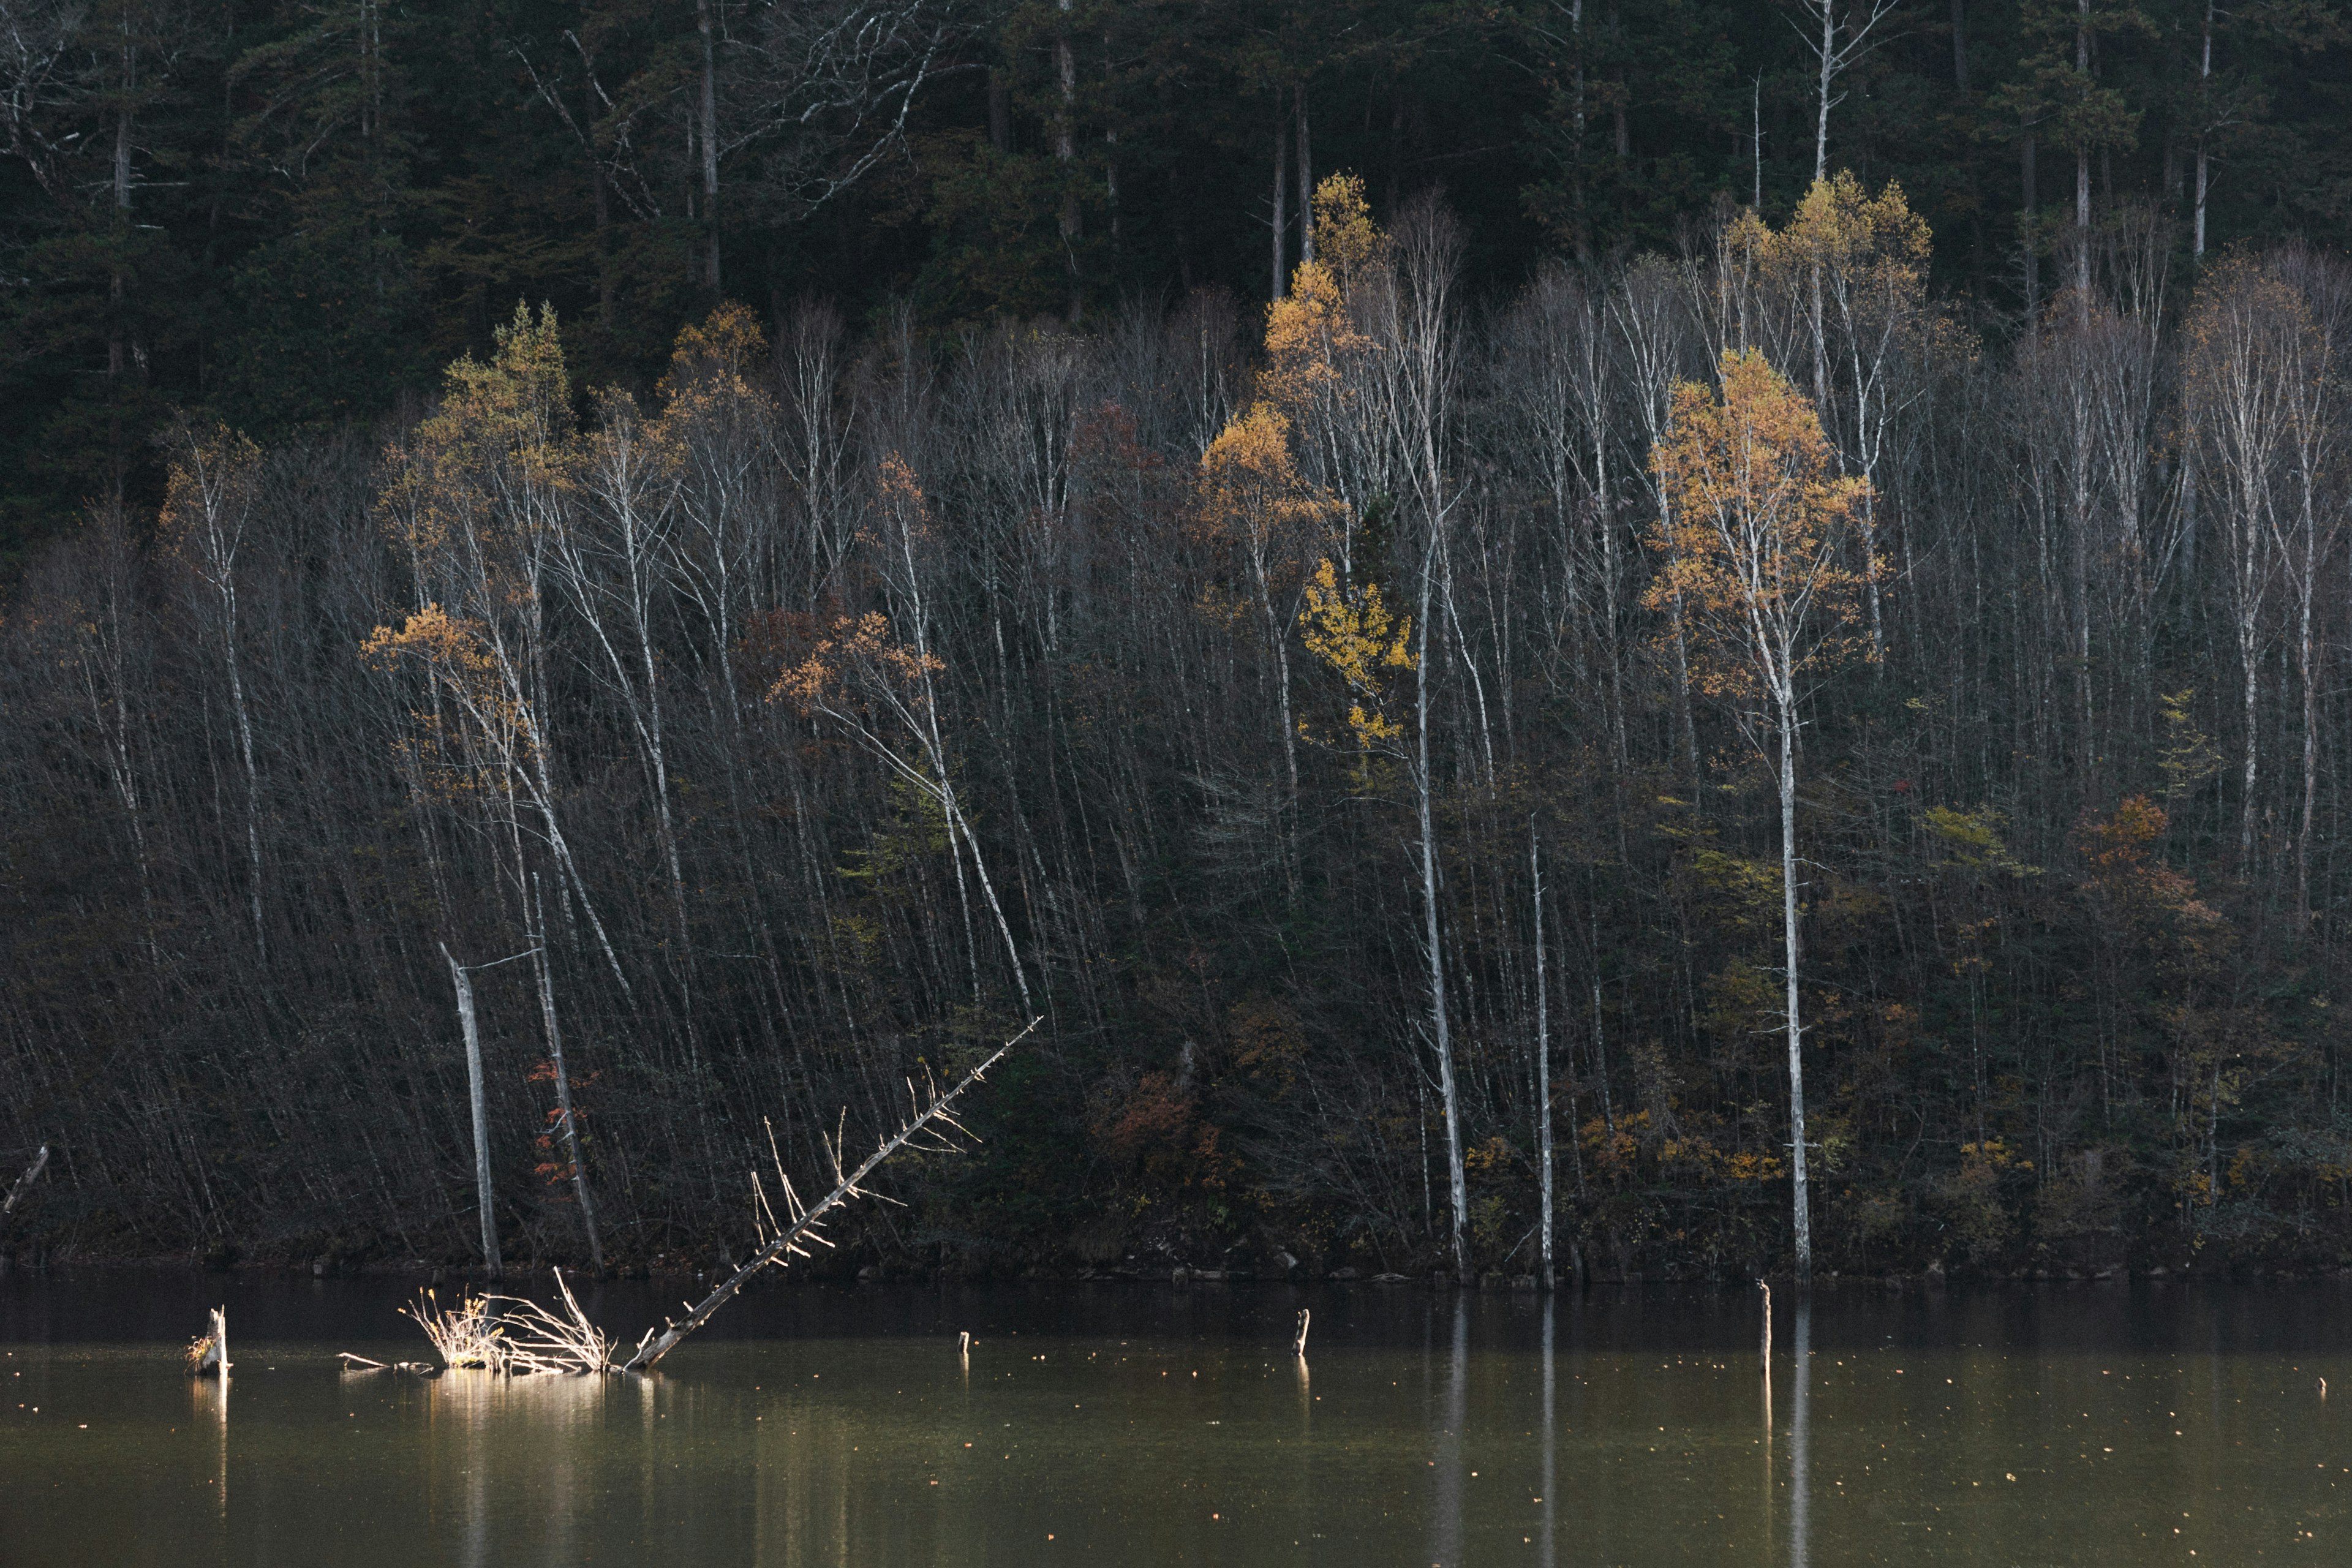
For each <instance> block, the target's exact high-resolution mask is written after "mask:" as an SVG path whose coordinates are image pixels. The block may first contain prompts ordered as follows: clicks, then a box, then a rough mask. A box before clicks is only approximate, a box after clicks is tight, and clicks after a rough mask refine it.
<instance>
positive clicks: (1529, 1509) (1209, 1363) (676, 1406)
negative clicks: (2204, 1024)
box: [0, 1271, 2352, 1568]
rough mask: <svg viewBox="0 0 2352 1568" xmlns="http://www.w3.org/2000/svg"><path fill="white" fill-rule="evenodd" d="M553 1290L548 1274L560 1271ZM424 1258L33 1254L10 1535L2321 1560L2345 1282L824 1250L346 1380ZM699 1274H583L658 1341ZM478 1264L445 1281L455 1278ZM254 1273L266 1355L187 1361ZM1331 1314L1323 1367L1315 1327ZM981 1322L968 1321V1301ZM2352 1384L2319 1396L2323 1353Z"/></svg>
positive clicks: (385, 1327)
mask: <svg viewBox="0 0 2352 1568" xmlns="http://www.w3.org/2000/svg"><path fill="white" fill-rule="evenodd" d="M531 1285H532V1288H533V1291H534V1293H537V1294H541V1295H542V1296H543V1295H545V1294H546V1293H547V1281H546V1279H545V1277H544V1276H541V1277H539V1278H538V1279H534V1280H533V1281H532V1282H531ZM414 1293H415V1286H414V1285H413V1284H405V1283H399V1282H394V1281H391V1280H385V1279H328V1280H311V1279H289V1278H286V1277H282V1276H267V1275H233V1276H232V1275H199V1274H185V1275H183V1274H172V1273H159V1272H129V1271H106V1272H78V1273H58V1274H49V1275H24V1274H19V1275H16V1276H13V1277H9V1278H5V1279H0V1384H5V1390H0V1563H7V1564H10V1565H16V1564H36V1563H38V1564H47V1563H75V1564H115V1563H173V1564H177V1563H240V1564H245V1563H287V1564H297V1563H300V1564H312V1563H337V1564H350V1565H368V1564H377V1563H384V1564H392V1563H398V1564H401V1565H403V1568H415V1565H417V1564H425V1563H458V1564H499V1565H507V1564H537V1563H563V1564H571V1563H662V1564H667V1563H678V1564H689V1563H690V1564H709V1565H729V1564H760V1565H761V1568H767V1565H777V1568H801V1565H804V1564H805V1565H812V1568H814V1565H816V1564H826V1565H833V1564H897V1563H908V1564H934V1565H943V1568H944V1565H954V1564H983V1563H985V1564H1030V1563H1056V1562H1060V1563H1073V1564H1077V1563H1086V1564H1128V1563H1135V1564H1162V1563H1226V1564H1236V1565H1242V1564H1259V1563H1343V1564H1350V1565H1353V1564H1387V1563H1398V1564H1423V1563H1438V1564H1444V1565H1446V1568H1454V1564H1457V1563H1470V1564H1486V1563H1579V1564H1589V1563H1637V1564H1677V1563H1710V1564H1713V1563H1734V1562H1737V1563H1759V1564H1764V1563H1770V1564H1778V1563H1790V1564H1822V1565H1831V1564H1846V1563H2190V1562H2197V1561H2202V1562H2218V1563H2247V1562H2252V1561H2254V1560H2256V1559H2257V1558H2273V1559H2279V1560H2284V1561H2287V1562H2307V1563H2326V1562H2342V1561H2345V1560H2346V1554H2347V1550H2352V1518H2347V1504H2352V1440H2347V1439H2352V1426H2347V1417H2346V1414H2345V1411H2346V1406H2347V1402H2352V1287H2347V1285H2346V1284H2344V1283H2341V1282H2336V1281H2329V1282H2324V1283H2316V1284H2294V1285H2274V1286H2252V1285H2244V1286H2225V1285H2204V1284H2199V1285H2191V1284H2186V1283H2163V1284H2158V1283H2153V1282H2147V1281H2139V1282H2130V1283H2126V1282H2112V1283H2103V1284H2096V1285H2072V1286H2057V1285H2050V1286H2038V1287H2011V1288H2004V1289H1982V1290H1965V1289H1958V1288H1954V1289H1950V1290H1944V1289H1932V1290H1930V1289H1906V1290H1902V1291H1892V1290H1888V1289H1883V1288H1880V1287H1876V1286H1862V1285H1856V1284H1847V1285H1843V1286H1831V1287H1825V1288H1824V1289H1821V1290H1819V1291H1817V1292H1816V1295H1815V1299H1814V1301H1813V1304H1812V1306H1811V1310H1810V1311H1801V1310H1798V1309H1796V1308H1795V1307H1793V1306H1792V1305H1791V1304H1790V1300H1789V1292H1788V1291H1787V1290H1786V1289H1782V1290H1780V1292H1779V1297H1780V1300H1779V1303H1778V1306H1777V1308H1776V1322H1775V1343H1774V1355H1773V1360H1772V1367H1771V1375H1770V1377H1769V1384H1768V1380H1767V1379H1766V1378H1764V1377H1762V1376H1759V1371H1758V1364H1757V1362H1758V1358H1757V1342H1758V1323H1759V1301H1758V1299H1757V1295H1756V1292H1755V1291H1754V1289H1752V1288H1750V1289H1744V1290H1735V1289H1725V1290H1723V1291H1721V1292H1709V1291H1706V1290H1703V1289H1674V1288H1666V1287H1649V1288H1630V1289H1606V1290H1596V1291H1595V1292H1593V1293H1591V1294H1590V1295H1583V1296H1578V1295H1573V1294H1562V1295H1560V1296H1559V1297H1557V1298H1554V1299H1551V1300H1543V1299H1539V1298H1538V1297H1536V1296H1533V1295H1527V1294H1496V1293H1491V1292H1485V1293H1465V1292H1455V1291H1449V1290H1437V1289H1431V1288H1429V1287H1427V1286H1425V1285H1422V1284H1409V1285H1371V1284H1362V1285H1351V1286H1340V1285H1324V1286H1317V1287H1311V1288H1300V1289H1293V1288H1290V1287H1286V1286H1275V1285H1254V1284H1242V1283H1225V1284H1207V1283H1198V1284H1192V1285H1190V1286H1185V1287H1170V1286H1167V1285H1151V1284H1136V1283H1118V1284H1110V1283H1093V1284H1055V1285H1047V1284H1024V1285H1017V1286H1015V1285H995V1286H988V1287H963V1286H940V1287H931V1286H919V1285H898V1284H891V1285H877V1286H865V1287H858V1288H854V1289H853V1288H845V1287H815V1286H806V1287H799V1286H793V1285H790V1284H786V1283H782V1282H781V1281H780V1282H779V1283H778V1284H776V1285H774V1286H772V1287H766V1288H762V1289H757V1290H755V1291H753V1292H751V1293H748V1294H747V1295H745V1296H744V1297H743V1298H742V1299H740V1300H738V1301H736V1302H735V1303H733V1304H731V1305H730V1306H729V1307H728V1308H727V1309H726V1310H725V1311H724V1312H723V1313H722V1314H721V1315H720V1316H719V1318H718V1319H717V1320H715V1321H714V1322H713V1325H712V1326H711V1328H710V1329H709V1330H707V1331H705V1332H704V1333H703V1334H701V1335H698V1336H697V1337H696V1338H694V1339H692V1340H690V1341H688V1342H687V1344H686V1345H685V1346H684V1347H683V1348H682V1349H680V1350H679V1351H678V1352H677V1353H676V1354H674V1355H673V1356H672V1357H671V1358H670V1359H669V1360H668V1361H667V1363H664V1367H663V1370H662V1372H661V1373H660V1374H659V1375H656V1376H653V1377H647V1378H633V1377H621V1376H609V1377H597V1378H556V1377H534V1378H516V1379H499V1378H494V1377H490V1376H488V1375H486V1374H481V1373H450V1374H448V1375H446V1376H443V1377H441V1378H438V1379H432V1380H426V1379H418V1378H410V1377H394V1376H389V1375H383V1374H376V1375H352V1374H349V1373H344V1372H342V1371H341V1370H340V1369H339V1363H337V1362H336V1360H335V1358H334V1352H337V1351H342V1350H348V1351H354V1352H362V1353H363V1354H367V1355H372V1356H374V1357H377V1358H380V1359H383V1360H387V1361H389V1360H393V1359H396V1358H417V1357H420V1356H421V1355H423V1354H424V1353H425V1344H424V1341H423V1339H422V1336H421V1335H419V1334H418V1333H417V1332H416V1331H415V1330H414V1329H413V1327H411V1326H410V1325H409V1324H408V1323H407V1322H406V1321H404V1320H402V1319H400V1318H397V1317H396V1316H395V1315H394V1311H395V1309H396V1308H397V1307H398V1306H399V1305H400V1304H401V1303H403V1302H404V1301H406V1300H409V1299H411V1298H412V1297H413V1295H414ZM683 1293H685V1292H684V1290H683V1289H682V1288H681V1287H679V1286H677V1285H671V1286H664V1285H662V1284H661V1283H659V1282H656V1283H655V1284H653V1285H643V1284H605V1285H603V1286H600V1287H594V1288H592V1289H583V1291H582V1300H583V1305H584V1306H586V1307H587V1308H588V1310H589V1312H590V1314H591V1316H593V1317H594V1318H596V1319H597V1320H598V1321H600V1322H603V1323H605V1324H607V1325H608V1326H610V1327H612V1328H614V1329H616V1330H619V1331H623V1332H625V1335H626V1337H627V1338H628V1339H630V1340H631V1341H634V1340H635V1337H636V1333H637V1331H639V1329H641V1328H642V1327H643V1326H644V1325H645V1324H646V1323H647V1322H649V1321H653V1319H654V1318H655V1317H656V1315H657V1314H658V1312H659V1310H662V1309H663V1308H664V1307H666V1306H667V1305H668V1304H669V1303H672V1302H674V1301H675V1300H677V1297H678V1296H679V1295H681V1294H683ZM449 1294H450V1290H449V1289H448V1288H447V1287H445V1288H444V1290H443V1295H444V1297H445V1298H446V1297H447V1296H448V1295H449ZM215 1305H225V1306H226V1310H227V1314H228V1323H229V1331H230V1352H231V1354H232V1356H233V1357H234V1360H235V1370H234V1375H233V1377H232V1378H231V1380H230V1382H229V1384H228V1386H227V1388H226V1391H224V1390H223V1389H222V1388H221V1386H220V1385H219V1384H218V1383H217V1382H215V1381H214V1380H211V1379H206V1380H204V1381H202V1382H199V1381H196V1380H194V1379H191V1378H190V1377H188V1376H187V1375H185V1373H184V1371H183V1368H182V1364H181V1360H180V1357H181V1352H182V1351H183V1349H184V1346H185V1344H186V1342H187V1341H188V1340H189V1338H190V1337H191V1336H193V1335H194V1334H195V1333H196V1332H197V1331H199V1330H200V1329H201V1327H202V1326H203V1320H204V1313H205V1309H207V1308H209V1307H212V1306H215ZM1301 1307H1307V1308H1310V1309H1311V1310H1312V1311H1313V1314H1314V1317H1313V1324H1312V1330H1311V1333H1310V1337H1309V1341H1308V1344H1307V1356H1306V1359H1305V1362H1304V1363H1303V1364H1302V1363H1300V1361H1299V1360H1298V1359H1297V1358H1296V1357H1294V1356H1293V1355H1292V1354H1291V1353H1290V1348H1289V1346H1290V1336H1291V1332H1292V1326H1293V1322H1294V1321H1295V1317H1296V1314H1297V1310H1299V1309H1300V1308H1301ZM964 1331H969V1332H970V1333H971V1335H972V1336H973V1338H974V1343H973V1346H972V1348H971V1353H970V1355H969V1357H968V1358H967V1357H965V1356H963V1355H961V1354H960V1353H959V1348H958V1337H957V1336H958V1335H959V1333H960V1332H964ZM2323 1379H2324V1380H2325V1382H2326V1391H2323V1387H2322V1380H2323Z"/></svg>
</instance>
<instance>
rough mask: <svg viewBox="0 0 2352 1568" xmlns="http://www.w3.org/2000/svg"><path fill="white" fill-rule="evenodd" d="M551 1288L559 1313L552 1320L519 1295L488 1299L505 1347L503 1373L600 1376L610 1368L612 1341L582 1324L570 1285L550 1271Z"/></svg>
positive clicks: (584, 1317) (559, 1273) (584, 1320)
mask: <svg viewBox="0 0 2352 1568" xmlns="http://www.w3.org/2000/svg"><path fill="white" fill-rule="evenodd" d="M555 1289H556V1290H557V1291H558V1292H559V1293H560V1294H562V1297H563V1315H562V1316H561V1317H558V1316H557V1315H556V1314H555V1313H553V1312H551V1311H550V1310H547V1309H546V1308H545V1307H542V1306H541V1305H540V1304H539V1303H538V1302H536V1301H527V1300H523V1299H522V1298H521V1297H520V1296H493V1297H491V1298H489V1300H492V1301H495V1302H496V1303H498V1306H499V1330H500V1335H499V1337H500V1341H501V1342H502V1343H504V1345H505V1346H506V1355H507V1368H506V1370H507V1371H508V1372H509V1373H526V1372H554V1373H583V1372H606V1371H609V1370H611V1368H612V1365H613V1342H612V1341H611V1340H610V1339H608V1338H606V1337H605V1335H604V1331H603V1330H602V1329H599V1328H598V1327H597V1326H596V1325H595V1324H593V1323H592V1322H590V1321H588V1314H587V1313H585V1312H583V1311H582V1310H580V1303H579V1302H578V1301H576V1300H573V1299H572V1287H571V1286H569V1285H567V1284H565V1283H564V1282H563V1270H562V1269H561V1268H559V1269H557V1270H555Z"/></svg>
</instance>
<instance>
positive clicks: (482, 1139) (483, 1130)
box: [441, 942, 506, 1279]
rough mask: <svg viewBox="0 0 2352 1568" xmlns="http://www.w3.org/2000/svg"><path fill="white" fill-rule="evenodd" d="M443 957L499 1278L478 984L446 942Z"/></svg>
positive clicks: (486, 1250) (477, 1182)
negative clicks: (462, 1041)
mask: <svg viewBox="0 0 2352 1568" xmlns="http://www.w3.org/2000/svg"><path fill="white" fill-rule="evenodd" d="M441 956H442V957H444V958H446V959H448V961H449V978H450V980H451V981H452V982H453V983H454V984H456V985H457V1022H458V1024H459V1025H460V1026H462V1027H463V1028H464V1030H465V1034H466V1088H467V1093H468V1094H469V1096H470V1097H471V1100H472V1102H473V1110H474V1193H475V1198H476V1202H477V1205H478V1208H479V1209H480V1212H481V1220H482V1266H483V1268H486V1269H487V1270H488V1273H489V1277H490V1278H491V1279H499V1278H500V1277H501V1276H503V1275H504V1274H505V1272H506V1270H505V1268H504V1266H503V1265H502V1264H500V1262H499V1226H498V1221H497V1219H496V1218H495V1217H494V1216H493V1215H492V1213H491V1207H490V1205H491V1196H492V1194H491V1192H490V1118H489V1108H488V1104H487V1102H486V1101H485V1100H484V1098H483V1094H482V1036H481V1030H480V1029H479V1027H478V1026H477V1025H476V1023H475V1020H474V983H473V981H471V980H470V979H468V978H467V974H466V968H465V965H463V964H461V963H458V962H457V958H456V957H455V956H454V955H453V954H452V953H451V952H449V944H448V943H447V942H443V943H442V944H441Z"/></svg>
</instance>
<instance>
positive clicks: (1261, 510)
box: [1200, 403, 1339, 563]
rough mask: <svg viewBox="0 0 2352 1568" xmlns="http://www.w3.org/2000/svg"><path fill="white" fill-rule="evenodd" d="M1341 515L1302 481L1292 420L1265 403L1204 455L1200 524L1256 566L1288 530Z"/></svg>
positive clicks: (1237, 420) (1230, 424)
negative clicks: (1246, 553) (1230, 541)
mask: <svg viewBox="0 0 2352 1568" xmlns="http://www.w3.org/2000/svg"><path fill="white" fill-rule="evenodd" d="M1338 510H1339V502H1338V501H1336V500H1332V499H1331V498H1330V497H1329V496H1328V495H1327V494H1325V493H1324V492H1323V491H1321V490H1320V489H1317V488H1316V487H1314V486H1312V485H1309V484H1308V483H1307V481H1306V480H1305V479H1302V478H1301V477H1300V476H1299V472H1298V465H1297V462H1296V461H1295V460H1293V458H1292V457H1291V453H1290V421H1289V420H1288V419H1287V418H1286V417H1285V416H1283V414H1282V412H1281V410H1279V409H1277V408H1274V407H1271V406H1269V405H1266V404H1264V403H1254V404H1252V405H1250V406H1249V409H1248V411H1247V412H1246V413H1244V414H1239V415H1236V416H1234V417H1233V418H1232V419H1230V420H1228V421H1226V424H1225V427H1224V428H1223V430H1221V431H1219V432H1218V433H1217V438H1216V439H1215V440H1213V441H1212V442H1210V443H1209V449H1208V450H1207V451H1205V452H1203V453H1202V454H1201V482H1200V517H1201V521H1202V525H1203V526H1204V527H1206V528H1207V529H1209V530H1210V531H1213V532H1214V533H1216V534H1218V535H1221V536H1223V537H1224V538H1228V539H1233V540H1235V541H1237V542H1241V543H1242V544H1243V545H1244V546H1245V547H1246V548H1247V549H1248V550H1249V551H1250V552H1251V555H1252V558H1253V559H1254V560H1255V561H1258V562H1260V563H1262V562H1263V560H1264V558H1265V552H1266V551H1267V549H1268V548H1269V547H1270V546H1271V545H1272V543H1273V542H1274V541H1275V539H1276V537H1277V536H1278V535H1279V534H1280V533H1281V532H1282V531H1284V530H1286V529H1287V528H1290V527H1292V526H1294V525H1296V524H1298V523H1307V522H1318V521H1322V520H1323V519H1325V518H1327V517H1329V516H1331V515H1332V514H1333V513H1335V512H1337V511H1338Z"/></svg>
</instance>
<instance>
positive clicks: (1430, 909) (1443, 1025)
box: [1413, 497, 1477, 1285]
mask: <svg viewBox="0 0 2352 1568" xmlns="http://www.w3.org/2000/svg"><path fill="white" fill-rule="evenodd" d="M1432 501H1433V510H1434V501H1435V498H1434V497H1433V498H1432ZM1443 527H1444V521H1443V520H1442V519H1440V518H1438V517H1436V516H1434V515H1433V516H1432V517H1431V519H1430V529H1431V538H1430V542H1429V555H1428V558H1427V559H1425V560H1424V561H1423V563H1422V569H1421V621H1420V624H1419V626H1416V627H1415V628H1414V636H1415V637H1417V638H1418V639H1419V641H1420V644H1421V647H1420V648H1419V650H1418V651H1419V655H1420V657H1419V658H1416V659H1415V660H1414V666H1413V677H1414V687H1413V711H1414V718H1415V729H1416V731H1417V737H1416V744H1417V745H1418V747H1419V754H1418V755H1417V757H1416V759H1415V761H1414V765H1413V784H1414V785H1415V797H1416V798H1415V805H1417V807H1418V809H1419V814H1420V820H1421V899H1422V906H1423V912H1424V913H1425V915H1426V916H1427V919H1426V921H1425V922H1424V925H1423V938H1424V940H1425V941H1426V942H1427V944H1428V951H1429V1025H1430V1030H1431V1037H1432V1041H1433V1044H1434V1045H1435V1047H1436V1049H1437V1094H1438V1100H1439V1101H1440V1104H1441V1106H1442V1108H1443V1110H1444V1116H1445V1183H1446V1191H1447V1193H1448V1194H1449V1196H1450V1197H1451V1198H1452V1200H1453V1215H1452V1220H1453V1223H1452V1227H1451V1230H1452V1240H1451V1246H1452V1251H1453V1253H1454V1276H1455V1278H1456V1279H1459V1280H1460V1281H1461V1282H1462V1283H1463V1284H1464V1285H1472V1284H1475V1283H1476V1282H1477V1281H1476V1278H1475V1276H1474V1275H1473V1274H1472V1272H1471V1269H1470V1234H1469V1226H1470V1191H1469V1186H1468V1180H1467V1176H1466V1173H1465V1172H1464V1170H1463V1167H1462V1115H1461V1104H1460V1095H1459V1093H1458V1091H1457V1090H1456V1089H1455V1086H1454V1037H1453V1034H1452V1032H1451V1026H1450V1025H1449V1024H1448V1022H1447V1019H1446V1011H1445V954H1444V949H1443V948H1441V947H1440V946H1439V945H1438V930H1437V831H1436V828H1435V826H1434V825H1433V820H1432V818H1433V812H1432V810H1431V802H1430V795H1431V794H1432V792H1433V790H1434V788H1435V786H1436V781H1435V780H1434V779H1433V778H1432V777H1431V776H1430V772H1429V728H1430V720H1431V714H1430V710H1429V604H1430V595H1431V588H1432V586H1433V578H1434V577H1435V575H1436V573H1437V538H1436V531H1437V530H1439V529H1441V528H1443Z"/></svg>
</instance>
